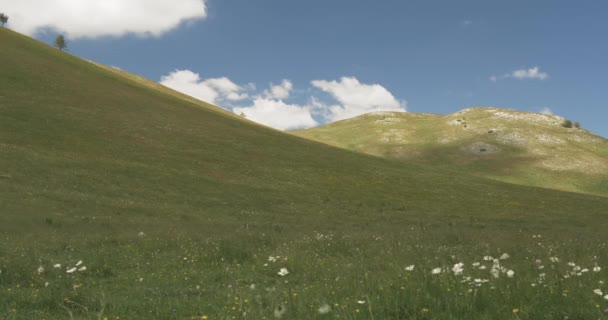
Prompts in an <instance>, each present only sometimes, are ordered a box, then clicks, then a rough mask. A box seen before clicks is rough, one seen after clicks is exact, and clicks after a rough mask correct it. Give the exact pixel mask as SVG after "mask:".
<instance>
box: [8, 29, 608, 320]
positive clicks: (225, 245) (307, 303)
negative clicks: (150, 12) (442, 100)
mask: <svg viewBox="0 0 608 320" xmlns="http://www.w3.org/2000/svg"><path fill="white" fill-rule="evenodd" d="M0 43H1V44H2V50H0V62H1V65H2V68H0V150H1V153H0V240H1V241H0V270H1V273H0V319H11V320H12V319H106V318H107V319H193V318H198V319H202V318H203V316H206V317H207V318H208V319H272V318H275V316H274V312H275V309H277V308H279V307H282V308H283V309H282V310H286V311H285V314H284V315H283V318H284V319H315V318H320V319H323V318H336V317H339V318H341V319H422V318H425V317H426V318H428V319H463V318H467V319H511V318H513V319H516V318H517V317H519V318H522V319H523V318H526V319H555V318H557V317H560V318H563V315H568V316H569V317H570V319H587V318H593V319H595V318H598V317H599V316H600V312H601V311H600V309H599V308H602V307H603V306H604V304H605V303H604V302H603V301H602V298H600V297H599V296H597V295H595V294H594V293H593V291H592V290H593V289H596V287H598V286H600V284H599V283H598V281H599V280H598V279H601V278H602V277H604V278H605V275H606V271H608V266H606V256H605V245H606V243H607V241H608V235H607V234H606V232H605V230H606V228H607V227H608V220H607V217H608V216H607V213H606V210H605V209H606V208H607V207H608V199H606V198H603V197H596V196H590V195H584V194H575V193H567V192H559V191H552V190H546V189H540V188H532V187H525V186H518V185H513V184H507V183H502V182H497V181H492V180H487V179H483V178H478V177H474V176H470V175H468V174H466V173H463V172H459V171H458V170H454V169H451V168H447V167H446V168H441V167H427V166H423V165H420V164H416V163H410V162H405V163H404V162H401V161H396V160H387V159H382V158H377V157H372V156H367V155H362V154H359V153H356V152H350V151H345V150H340V149H337V148H334V147H330V146H327V145H324V144H320V143H317V142H313V141H309V140H305V139H302V138H298V137H294V136H292V135H288V134H285V133H282V132H279V131H275V130H272V129H268V128H265V127H262V126H259V125H256V124H253V123H251V122H249V121H246V120H245V119H242V118H240V117H237V116H233V115H231V114H229V113H227V112H225V111H223V110H221V109H219V108H216V107H213V106H210V105H207V104H204V103H201V102H198V101H195V100H193V99H190V98H187V97H185V96H183V95H180V94H178V93H175V92H172V91H170V90H168V89H166V88H160V89H159V87H158V85H156V84H154V83H152V82H149V81H146V80H144V79H140V78H137V77H135V76H132V75H128V74H125V73H123V72H120V71H116V70H112V69H109V68H105V67H99V66H98V65H95V64H92V63H89V62H86V61H83V60H80V59H78V58H76V57H73V56H71V55H68V54H65V53H61V52H59V51H57V50H55V49H53V48H50V47H48V46H45V45H43V44H40V43H38V42H36V41H34V40H32V39H29V38H26V37H24V36H21V35H18V34H16V33H13V32H11V31H9V30H5V29H1V30H0ZM538 234H540V235H542V238H541V239H538V238H533V237H532V236H533V235H538ZM504 252H507V253H509V254H510V255H511V258H510V259H508V260H506V261H504V262H502V263H503V264H504V265H505V266H507V267H508V268H510V269H513V270H514V271H515V274H516V276H515V277H514V278H507V277H505V276H504V275H501V277H500V278H498V279H494V278H491V279H490V274H489V271H488V270H478V269H475V270H474V269H472V267H471V263H473V262H475V261H480V260H481V259H482V257H483V256H484V255H492V256H494V257H497V256H500V255H501V254H502V253H504ZM553 255H556V256H558V257H560V258H561V262H560V264H559V265H556V267H555V269H552V268H551V267H550V265H549V262H547V259H548V257H549V256H553ZM269 256H273V257H276V256H280V258H277V261H276V262H271V261H268V260H269ZM594 257H595V258H594ZM536 259H542V261H543V264H544V265H545V267H546V268H547V272H546V277H547V280H546V281H545V283H544V284H547V287H545V286H544V284H543V285H538V286H536V287H532V286H531V283H533V282H534V283H538V279H537V278H538V273H539V272H538V266H536V264H535V263H534V261H535V260H536ZM80 260H82V261H83V263H82V264H81V265H79V266H78V267H82V266H86V270H83V271H75V272H73V273H67V270H69V269H71V268H73V267H75V266H76V264H77V262H78V261H80ZM570 260H571V261H574V262H576V263H577V264H578V265H581V266H584V267H587V268H592V267H593V266H595V264H597V265H598V266H602V267H604V266H606V267H605V268H604V269H602V270H601V271H600V272H598V273H593V272H588V273H585V274H584V275H582V276H581V277H573V278H569V279H563V276H564V275H565V272H566V270H567V265H565V262H566V261H570ZM461 261H462V262H464V263H466V266H465V275H467V276H469V275H470V276H471V277H473V278H472V279H475V278H477V277H478V278H479V279H489V280H490V282H489V283H487V284H484V285H482V286H481V287H475V288H471V284H469V283H468V282H467V283H462V282H461V281H462V276H460V275H459V276H453V275H449V274H447V273H442V274H440V275H432V274H431V270H432V269H433V268H436V267H447V268H451V267H452V265H453V264H454V263H458V262H461ZM56 264H60V265H61V266H60V267H58V268H55V267H54V265H56ZM265 264H267V265H266V266H265ZM409 265H415V269H414V271H412V272H409V271H406V270H405V267H406V266H409ZM486 265H489V262H486ZM40 267H42V268H40ZM281 268H287V269H288V270H289V272H290V273H289V274H288V275H286V276H284V277H281V276H279V275H278V274H277V272H279V270H280V269H281ZM535 268H536V269H535ZM549 270H550V271H549ZM252 285H254V286H253V288H252ZM492 287H494V289H492ZM602 288H605V287H602ZM469 289H473V290H472V291H471V292H469ZM564 290H568V291H567V292H564ZM604 291H608V289H605V290H604ZM563 294H566V296H564V295H563ZM358 300H361V301H365V303H364V304H359V303H357V301H358ZM325 304H327V305H328V306H330V307H331V309H332V310H331V311H330V312H329V313H328V314H326V315H320V314H319V313H318V309H319V308H320V307H321V306H323V305H325ZM598 306H599V307H598ZM513 308H519V309H520V313H518V314H514V313H513V312H512V310H513ZM427 309H428V312H426V310H427ZM357 310H358V311H357ZM276 311H277V312H278V310H276Z"/></svg>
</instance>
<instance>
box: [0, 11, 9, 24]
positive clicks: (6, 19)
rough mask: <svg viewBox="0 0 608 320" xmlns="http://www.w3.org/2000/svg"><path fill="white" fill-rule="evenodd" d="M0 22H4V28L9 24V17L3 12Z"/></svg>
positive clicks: (0, 14) (0, 13)
mask: <svg viewBox="0 0 608 320" xmlns="http://www.w3.org/2000/svg"><path fill="white" fill-rule="evenodd" d="M0 22H2V26H3V27H4V25H5V24H6V23H7V22H8V16H7V15H5V14H4V13H2V12H0Z"/></svg>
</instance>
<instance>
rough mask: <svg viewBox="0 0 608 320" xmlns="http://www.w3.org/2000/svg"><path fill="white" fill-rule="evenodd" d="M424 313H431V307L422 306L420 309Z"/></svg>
mask: <svg viewBox="0 0 608 320" xmlns="http://www.w3.org/2000/svg"><path fill="white" fill-rule="evenodd" d="M420 311H421V312H422V313H429V308H422V310H420Z"/></svg>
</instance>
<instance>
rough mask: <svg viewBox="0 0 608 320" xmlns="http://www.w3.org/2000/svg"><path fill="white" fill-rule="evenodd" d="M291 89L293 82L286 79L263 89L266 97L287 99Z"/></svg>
mask: <svg viewBox="0 0 608 320" xmlns="http://www.w3.org/2000/svg"><path fill="white" fill-rule="evenodd" d="M292 89H293V84H292V83H291V81H289V80H287V79H283V81H282V82H281V84H279V85H273V84H271V85H270V89H268V90H264V97H265V98H268V99H287V98H289V94H290V93H291V90H292Z"/></svg>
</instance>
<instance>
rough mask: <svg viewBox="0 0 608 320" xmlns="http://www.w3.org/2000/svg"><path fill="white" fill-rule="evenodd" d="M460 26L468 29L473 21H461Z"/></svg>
mask: <svg viewBox="0 0 608 320" xmlns="http://www.w3.org/2000/svg"><path fill="white" fill-rule="evenodd" d="M461 24H462V25H463V26H465V27H468V26H470V25H472V24H473V21H471V20H463V21H462V22H461Z"/></svg>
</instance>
